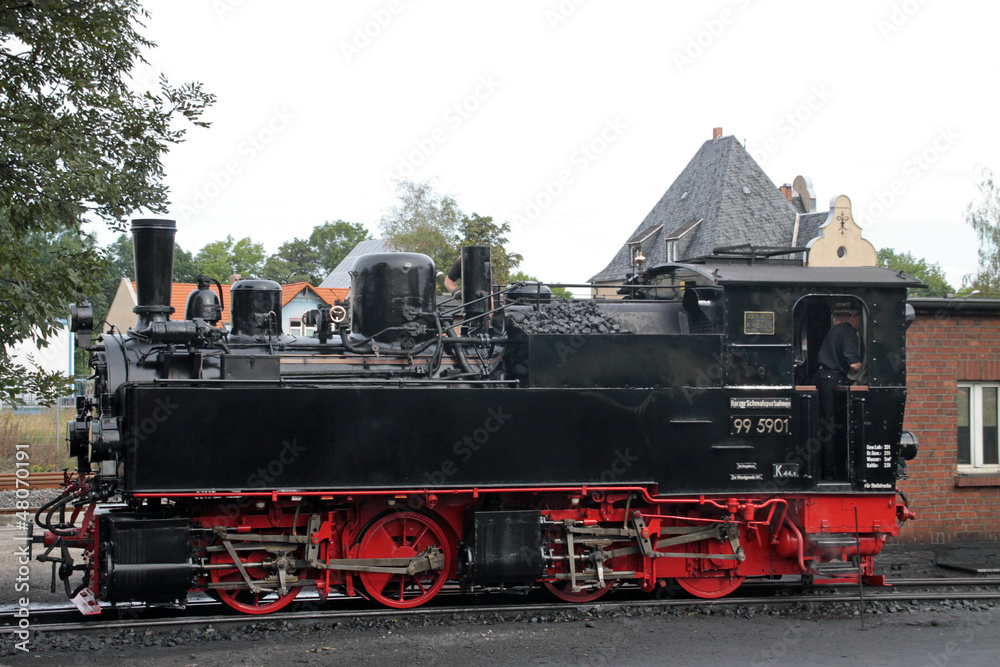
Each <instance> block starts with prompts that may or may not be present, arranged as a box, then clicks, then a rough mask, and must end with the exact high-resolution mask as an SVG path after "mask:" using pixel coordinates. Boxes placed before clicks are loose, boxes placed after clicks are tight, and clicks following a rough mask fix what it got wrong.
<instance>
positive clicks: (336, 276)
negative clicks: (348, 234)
mask: <svg viewBox="0 0 1000 667" xmlns="http://www.w3.org/2000/svg"><path fill="white" fill-rule="evenodd" d="M376 252H396V249H395V248H393V247H392V244H391V243H389V240H388V239H372V240H371V241H362V242H361V243H359V244H358V245H356V246H354V249H353V250H351V252H349V253H347V257H345V258H344V259H342V260H341V261H340V264H338V265H337V268H335V269H334V270H333V271H331V272H330V275H328V276H327V277H326V278H325V279H324V280H323V282H321V283H320V284H319V286H320V287H333V288H336V289H349V288H350V286H351V274H350V272H351V271H352V270H353V269H354V262H356V261H358V257H361V256H362V255H370V254H372V253H376Z"/></svg>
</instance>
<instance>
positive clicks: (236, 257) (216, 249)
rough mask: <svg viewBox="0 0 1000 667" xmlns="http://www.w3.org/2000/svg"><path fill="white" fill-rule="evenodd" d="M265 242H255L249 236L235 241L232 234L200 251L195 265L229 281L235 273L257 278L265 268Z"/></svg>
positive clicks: (209, 274)
mask: <svg viewBox="0 0 1000 667" xmlns="http://www.w3.org/2000/svg"><path fill="white" fill-rule="evenodd" d="M266 258H267V254H266V253H265V252H264V244H263V243H254V242H253V241H251V240H250V238H249V237H245V238H242V239H240V240H239V241H234V240H233V237H232V235H228V236H226V238H225V239H223V240H222V241H213V242H212V243H209V244H207V245H206V246H205V247H204V248H202V249H201V250H199V251H198V254H197V255H195V257H194V265H195V267H196V268H197V269H198V273H203V274H204V275H206V276H209V277H211V278H215V279H216V280H218V281H219V282H220V283H228V282H229V278H230V277H231V276H232V274H234V273H238V274H239V275H240V276H241V277H242V278H255V277H257V276H259V275H261V273H262V272H263V270H264V260H265V259H266Z"/></svg>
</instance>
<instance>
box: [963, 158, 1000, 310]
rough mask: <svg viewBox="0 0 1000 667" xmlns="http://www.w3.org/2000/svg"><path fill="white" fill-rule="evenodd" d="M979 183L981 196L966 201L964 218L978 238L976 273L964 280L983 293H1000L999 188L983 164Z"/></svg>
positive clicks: (991, 173)
mask: <svg viewBox="0 0 1000 667" xmlns="http://www.w3.org/2000/svg"><path fill="white" fill-rule="evenodd" d="M978 185H979V192H980V193H981V194H982V196H983V198H982V200H981V201H978V202H972V203H970V204H969V208H968V210H967V211H966V214H965V219H966V222H968V223H969V224H970V225H972V228H973V229H975V230H976V237H977V238H978V239H979V273H977V274H976V275H975V276H966V279H965V281H968V282H971V284H972V287H973V288H974V289H978V290H979V291H980V292H982V293H984V294H1000V188H998V187H997V184H996V182H995V181H994V180H993V172H992V171H990V170H989V169H987V168H986V167H980V181H979V184H978ZM965 281H963V282H965Z"/></svg>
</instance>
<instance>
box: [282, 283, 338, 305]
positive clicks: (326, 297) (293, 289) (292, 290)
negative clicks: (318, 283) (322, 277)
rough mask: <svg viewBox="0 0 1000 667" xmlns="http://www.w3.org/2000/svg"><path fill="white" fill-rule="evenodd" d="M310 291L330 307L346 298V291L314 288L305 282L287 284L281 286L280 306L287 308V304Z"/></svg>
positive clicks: (331, 288)
mask: <svg viewBox="0 0 1000 667" xmlns="http://www.w3.org/2000/svg"><path fill="white" fill-rule="evenodd" d="M307 289H308V290H311V291H312V292H313V293H314V294H315V295H316V296H318V297H319V298H320V300H322V301H323V303H325V304H327V305H329V306H332V305H333V302H334V301H336V300H337V299H343V298H344V297H345V296H347V291H348V290H346V289H336V288H333V287H314V286H313V285H311V284H309V283H307V282H300V283H289V284H288V285H282V286H281V305H282V307H284V306H287V305H288V302H289V301H291V300H292V299H294V298H295V297H296V296H298V295H299V294H301V293H302V292H303V291H304V290H307Z"/></svg>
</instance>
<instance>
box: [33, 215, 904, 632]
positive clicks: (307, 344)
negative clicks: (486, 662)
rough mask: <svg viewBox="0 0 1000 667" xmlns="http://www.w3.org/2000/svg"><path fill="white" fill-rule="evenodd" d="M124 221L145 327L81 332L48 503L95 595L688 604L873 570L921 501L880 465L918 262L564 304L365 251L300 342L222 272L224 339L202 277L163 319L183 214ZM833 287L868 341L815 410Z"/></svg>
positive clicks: (485, 257)
mask: <svg viewBox="0 0 1000 667" xmlns="http://www.w3.org/2000/svg"><path fill="white" fill-rule="evenodd" d="M134 229H136V230H137V231H136V234H135V239H136V241H135V242H136V253H135V256H136V270H137V286H138V290H137V291H138V295H139V306H138V307H137V309H136V310H137V312H138V313H139V321H138V323H137V324H136V326H135V328H134V329H132V330H130V331H128V332H113V333H110V334H104V335H102V336H99V337H98V341H97V343H96V345H92V346H91V352H92V365H93V366H94V369H95V375H94V390H93V392H90V394H89V395H88V396H81V397H79V399H78V408H79V410H78V415H77V419H76V420H75V421H74V422H72V423H71V425H70V447H71V452H72V454H73V455H74V456H77V457H78V458H79V461H80V467H79V474H78V476H77V477H76V478H74V479H73V480H72V481H71V482H70V483H69V484H68V486H67V489H66V492H65V493H64V495H63V496H62V497H61V498H60V499H59V500H58V501H55V502H54V503H52V504H50V505H49V506H47V507H46V508H44V509H43V511H42V512H40V513H39V515H38V523H39V524H40V526H41V527H42V528H44V529H45V530H46V533H45V535H44V536H39V538H38V539H39V540H40V541H44V543H45V545H46V546H47V547H48V548H47V549H46V552H45V554H43V556H42V557H43V558H45V559H48V560H53V559H54V560H59V561H61V562H62V565H63V567H62V568H61V569H60V574H61V576H63V577H64V579H66V581H67V584H66V587H67V591H68V592H70V593H71V595H72V596H74V597H75V598H76V599H77V601H78V604H79V605H80V606H81V608H83V609H85V610H88V611H92V612H93V611H97V610H99V602H100V601H101V600H105V601H110V602H122V601H141V602H177V601H183V600H184V599H185V598H186V596H187V595H188V593H189V591H193V590H200V591H205V592H208V593H209V594H212V595H214V596H216V597H218V598H220V599H221V600H222V601H224V602H226V603H227V604H229V605H230V606H232V607H234V608H236V609H240V610H242V611H246V612H249V613H267V612H270V611H274V610H276V609H279V608H281V607H283V606H284V605H286V604H288V603H289V602H290V601H291V600H292V599H293V598H294V597H295V595H296V594H297V593H298V591H299V590H300V589H301V588H302V587H306V586H311V587H315V588H317V589H318V590H319V592H320V594H321V595H322V596H323V597H326V596H327V595H329V594H330V593H335V592H341V593H346V594H348V595H354V594H356V593H360V594H364V595H368V596H370V597H372V598H374V599H376V600H378V601H380V602H382V603H384V604H387V605H390V606H395V607H411V606H416V605H419V604H422V603H424V602H426V601H427V600H429V599H430V598H431V597H433V596H434V595H435V594H436V593H437V592H438V591H439V590H441V588H442V587H443V586H444V585H445V584H446V583H447V582H455V583H459V584H461V585H462V586H463V587H465V588H475V589H484V588H485V589H498V588H508V589H510V588H518V589H526V588H529V587H531V586H534V585H544V586H545V587H546V588H548V589H549V590H550V591H551V592H553V593H554V594H555V595H557V596H558V597H560V598H563V599H567V600H573V601H588V600H593V599H596V597H598V596H600V595H602V594H604V593H605V592H607V591H608V590H609V589H610V588H611V587H613V586H614V585H617V584H638V585H640V586H642V587H643V588H644V589H645V590H647V591H651V590H653V589H654V588H656V587H657V586H662V585H666V583H667V582H668V581H669V580H676V581H678V582H679V583H680V584H681V586H683V587H684V588H685V589H687V590H688V591H690V592H691V593H693V594H695V595H699V596H703V597H718V596H721V595H725V594H727V593H729V592H730V591H732V590H734V589H735V588H736V587H737V586H739V585H740V583H742V581H743V580H744V579H745V578H746V577H748V576H750V577H754V576H772V577H773V576H778V575H782V574H801V575H806V576H811V577H813V578H814V579H815V580H816V581H824V580H827V581H847V580H851V579H852V578H853V581H858V579H859V578H863V579H864V580H865V581H866V582H868V583H878V582H879V578H878V577H876V576H875V575H874V572H873V569H872V556H873V555H874V554H876V553H877V552H878V551H879V550H880V549H881V546H882V544H883V542H884V540H885V539H886V537H888V536H890V535H895V534H896V533H897V531H898V527H899V525H900V524H901V523H902V521H903V520H905V519H906V518H908V516H910V513H909V511H908V510H907V509H906V507H905V505H904V504H903V503H902V502H900V500H899V498H898V497H897V492H896V479H897V477H898V476H899V475H900V474H901V473H902V469H903V467H904V464H903V462H902V460H901V459H902V458H903V457H904V456H907V457H908V456H911V455H912V454H913V453H914V451H915V448H914V446H913V445H912V444H909V445H907V446H905V447H902V446H901V444H900V441H901V436H902V435H903V432H902V422H903V406H904V402H905V393H906V390H905V378H906V373H905V332H906V327H907V308H906V304H905V295H906V288H907V287H909V286H914V285H916V284H918V283H917V282H916V281H914V280H912V279H910V278H907V277H905V276H902V275H901V274H898V273H896V272H892V271H888V270H883V269H877V268H855V269H833V268H822V269H821V268H805V267H802V266H801V265H795V264H793V263H788V262H786V263H782V262H778V261H765V262H761V261H760V260H757V261H756V262H751V261H749V260H747V259H740V258H730V259H724V258H718V259H716V260H712V261H709V262H706V263H691V264H672V265H667V266H662V267H655V268H653V269H650V270H649V271H646V272H643V273H641V274H640V275H639V276H638V277H636V278H635V279H633V280H632V281H631V283H630V284H628V285H626V286H624V287H623V288H622V290H621V292H622V295H621V296H622V298H617V299H605V300H596V301H589V302H581V303H576V304H574V303H572V302H569V303H558V304H557V303H556V302H554V301H549V297H550V295H549V294H548V289H547V288H543V286H540V285H514V286H511V287H508V288H503V289H494V288H493V286H492V280H491V275H490V270H489V251H488V249H484V248H466V249H465V250H464V251H463V281H462V282H463V297H464V298H463V301H464V303H462V304H458V303H455V302H453V301H452V302H444V303H441V304H439V303H436V298H435V290H434V279H435V278H434V276H435V270H434V268H435V267H434V265H433V263H432V262H431V261H430V259H429V258H427V257H425V256H423V255H416V254H410V253H388V254H380V255H369V256H365V257H363V258H362V259H361V260H360V261H359V263H358V266H356V267H355V270H356V273H355V275H354V282H353V284H352V290H351V294H352V299H351V304H350V320H349V321H348V320H346V319H344V316H345V315H346V314H347V313H346V311H345V310H344V309H342V308H340V307H337V308H334V309H323V310H320V311H317V312H314V313H312V315H311V317H312V320H313V322H314V323H315V324H316V326H317V334H316V336H314V337H294V336H289V335H286V334H283V333H282V332H281V331H280V322H281V317H280V307H281V302H280V288H279V287H278V286H277V285H276V284H275V283H269V282H268V281H242V282H238V283H236V284H235V285H234V286H233V288H232V290H231V292H230V294H229V295H228V296H229V298H231V299H232V300H233V303H232V308H231V310H232V312H233V318H232V319H233V322H232V326H231V330H230V331H225V330H224V329H222V328H220V327H219V326H217V321H218V319H219V313H220V312H221V308H220V307H219V305H220V304H219V303H217V300H216V297H215V295H214V294H213V293H212V292H211V291H210V288H208V286H207V284H206V285H201V286H200V287H201V289H200V290H199V291H197V292H196V293H193V294H192V296H191V298H189V302H188V304H189V305H188V313H186V314H185V319H183V320H180V319H175V320H171V319H170V313H169V312H168V311H169V305H168V304H169V286H170V274H171V268H170V263H169V261H168V259H167V253H168V251H167V249H168V248H169V249H172V247H173V225H172V223H170V222H169V221H136V222H135V223H134ZM164 286H165V287H164ZM276 295H277V297H276ZM218 296H219V300H221V299H222V298H225V295H223V294H221V293H220V294H219V295H218ZM845 302H846V303H850V304H851V306H852V307H854V308H856V309H859V310H860V311H861V313H862V326H861V332H860V337H861V341H862V345H863V349H864V359H865V363H864V366H863V368H862V370H861V375H860V377H859V378H858V379H857V381H856V383H855V385H854V386H851V387H844V388H843V389H844V391H842V392H839V393H838V394H837V396H836V399H837V400H836V413H835V414H836V417H835V418H834V420H833V422H832V423H823V422H822V421H821V420H820V412H819V409H818V406H817V391H816V387H815V386H814V385H813V383H812V378H813V376H814V375H815V372H816V370H817V360H816V356H817V353H818V350H819V346H820V344H821V342H822V340H823V337H824V336H825V334H826V332H827V331H828V330H829V328H830V322H831V312H832V310H833V308H834V306H835V305H842V304H844V303H845ZM571 312H579V313H583V315H581V316H575V315H572V314H570V315H567V314H566V313H571ZM78 334H79V335H80V337H81V338H82V339H83V340H84V344H85V345H88V346H90V345H91V343H90V342H89V335H88V334H89V332H87V331H86V330H85V329H84V330H81V331H78ZM910 440H911V441H912V438H910ZM825 447H830V448H832V449H833V451H834V452H835V458H836V461H837V469H836V479H835V481H834V482H832V483H823V482H820V480H819V467H818V466H819V462H820V460H821V456H820V452H821V451H822V449H823V448H825ZM901 449H902V451H901ZM109 498H115V499H120V500H121V501H122V502H120V503H114V504H102V501H106V500H108V499H109ZM71 506H75V507H76V509H75V511H74V513H73V516H72V517H70V518H66V510H67V509H68V508H69V507H71ZM57 516H62V517H63V518H62V519H57ZM63 546H72V547H81V548H83V549H84V550H85V558H84V562H83V563H80V564H75V565H74V564H73V563H72V562H71V561H70V559H69V556H68V551H66V550H59V551H57V547H63ZM56 553H59V554H60V555H53V554H56ZM74 571H82V575H83V576H82V578H78V579H74V581H77V582H78V583H79V585H77V586H76V588H75V590H71V586H70V583H69V579H70V577H71V576H73V573H74ZM359 584H360V585H359Z"/></svg>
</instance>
